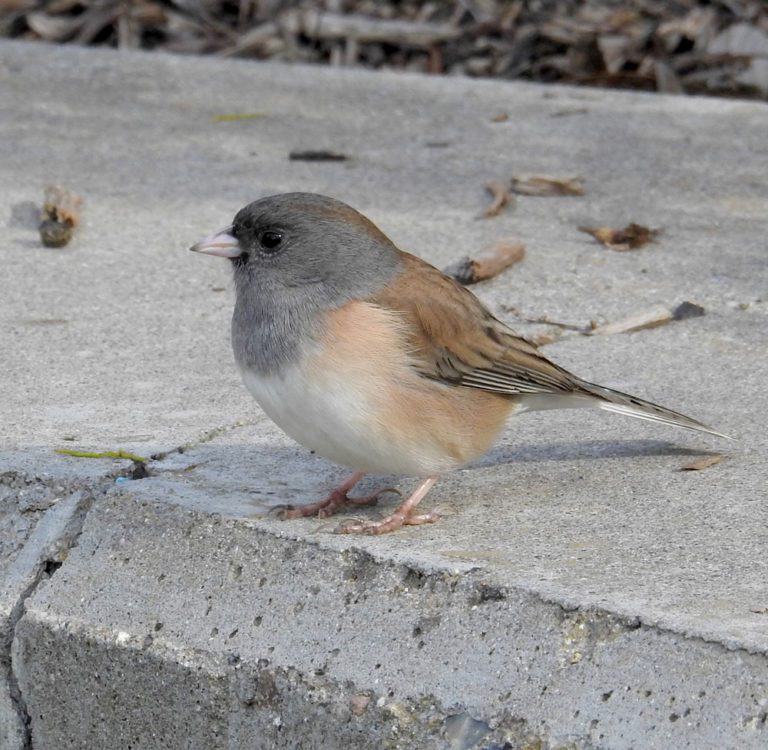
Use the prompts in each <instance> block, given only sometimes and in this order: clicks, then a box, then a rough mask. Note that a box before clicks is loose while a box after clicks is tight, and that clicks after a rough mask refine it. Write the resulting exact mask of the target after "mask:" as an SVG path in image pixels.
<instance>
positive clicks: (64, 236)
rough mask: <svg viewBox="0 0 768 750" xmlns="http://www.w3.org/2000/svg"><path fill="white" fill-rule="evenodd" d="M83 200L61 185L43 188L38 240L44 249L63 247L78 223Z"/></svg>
mask: <svg viewBox="0 0 768 750" xmlns="http://www.w3.org/2000/svg"><path fill="white" fill-rule="evenodd" d="M82 203H83V199H82V198H81V197H80V196H79V195H75V194H74V193H70V192H69V191H67V190H65V189H64V188H63V187H61V185H48V186H47V187H46V188H45V198H44V200H43V210H42V211H41V213H40V226H39V230H40V239H41V240H42V242H43V244H44V245H45V246H46V247H64V245H66V244H67V243H68V242H69V241H70V240H71V239H72V234H73V232H74V231H75V227H77V225H78V224H79V223H80V207H81V206H82Z"/></svg>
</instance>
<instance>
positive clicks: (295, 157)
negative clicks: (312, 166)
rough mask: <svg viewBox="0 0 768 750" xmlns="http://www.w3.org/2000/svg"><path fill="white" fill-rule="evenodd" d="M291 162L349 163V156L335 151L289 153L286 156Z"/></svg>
mask: <svg viewBox="0 0 768 750" xmlns="http://www.w3.org/2000/svg"><path fill="white" fill-rule="evenodd" d="M288 158H289V159H290V160H291V161H349V158H350V157H349V156H347V155H346V154H339V153H336V152H335V151H322V150H320V151H311V150H310V151H291V153H290V154H288Z"/></svg>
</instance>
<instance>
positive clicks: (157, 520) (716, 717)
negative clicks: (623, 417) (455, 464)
mask: <svg viewBox="0 0 768 750" xmlns="http://www.w3.org/2000/svg"><path fill="white" fill-rule="evenodd" d="M182 592H183V594H182ZM180 594H181V595H180ZM14 659H15V661H16V662H17V663H18V664H19V665H20V667H19V668H18V674H19V681H20V684H21V687H22V692H23V694H24V695H25V698H26V701H27V705H28V707H29V711H30V714H31V715H32V716H33V717H34V721H33V724H32V726H33V735H32V736H33V746H35V747H37V746H40V747H62V748H63V747H72V748H75V747H81V748H82V747H88V748H92V749H93V750H99V749H100V748H104V749H105V750H106V749H107V748H114V747H115V731H116V728H119V732H120V737H121V738H122V741H123V742H125V744H124V745H122V746H125V747H128V746H131V747H164V748H169V749H170V748H238V747H249V748H265V749H266V748H283V747H285V748H291V747H302V748H324V747H338V748H350V750H351V749H352V748H382V747H392V748H416V747H418V748H445V747H452V748H470V747H481V746H482V747H489V746H494V743H495V746H504V743H509V745H508V746H511V747H523V746H528V747H578V748H586V747H603V746H610V747H615V748H630V747H638V745H640V744H642V746H643V747H659V748H662V747H667V748H669V747H675V748H681V749H682V748H691V749H692V750H693V749H694V748H696V749H697V750H698V749H699V748H702V747H717V746H718V745H719V746H721V747H725V746H730V747H740V748H745V749H746V748H761V747H764V740H765V736H764V729H763V726H764V723H765V709H766V705H765V698H764V693H763V691H764V689H765V676H766V672H767V670H768V660H767V659H766V655H765V654H750V653H748V652H746V651H745V650H737V651H729V650H728V649H726V648H724V647H723V646H721V645H719V644H713V643H706V642H704V641H702V640H700V639H696V638H686V637H683V636H681V635H679V634H677V633H671V632H668V631H664V630H662V629H659V628H654V627H648V626H645V625H641V624H640V622H639V621H638V620H636V619H635V620H626V619H622V618H619V617H616V616H613V615H611V614H609V613H607V612H604V611H603V612H601V611H598V610H568V609H564V608H563V607H561V606H559V605H558V604H556V603H552V602H547V601H545V600H543V599H542V598H541V597H539V596H536V595H535V594H532V593H530V592H526V591H522V590H520V589H518V588H514V587H509V586H505V585H503V584H500V582H499V581H498V576H494V575H493V573H492V571H484V570H475V569H472V568H467V567H466V566H465V567H464V568H463V569H461V568H458V569H454V570H451V569H449V568H445V567H425V566H416V565H407V564H402V563H393V562H392V561H389V560H381V559H376V557H375V556H374V555H372V554H370V553H369V552H366V551H363V550H361V549H358V548H356V546H354V545H350V546H349V547H347V548H345V549H334V548H329V547H328V546H326V545H324V544H323V543H322V541H321V540H318V541H310V540H307V539H299V540H297V539H294V538H290V537H287V536H279V535H277V534H275V532H274V530H273V529H269V528H267V529H265V528H262V527H261V526H260V524H247V523H243V522H236V521H230V520H224V519H221V518H212V517H211V516H210V515H206V514H199V513H193V512H188V511H184V510H182V509H179V508H176V507H169V506H167V505H164V504H154V505H153V504H145V503H138V502H135V501H133V500H132V499H131V498H130V497H128V496H125V495H120V494H116V493H115V494H113V495H112V497H110V498H109V499H107V500H104V501H103V502H100V503H99V504H98V505H97V506H95V507H94V508H93V509H92V511H91V513H90V514H89V517H88V520H87V523H86V526H85V529H84V531H83V533H82V535H81V536H80V538H79V541H78V546H77V547H76V548H75V549H74V550H73V551H72V553H71V555H70V557H69V558H68V560H67V563H66V566H65V567H64V568H62V570H61V571H60V572H59V573H57V575H56V577H55V579H53V580H52V581H50V582H48V583H45V584H43V585H42V586H40V587H39V589H38V590H37V592H36V594H35V596H34V598H33V599H32V600H31V601H28V602H27V610H26V614H25V616H24V618H23V619H22V621H21V623H20V624H19V626H18V628H17V636H16V642H15V646H14ZM470 718H471V722H470V727H471V730H472V731H471V732H469V735H470V736H469V737H468V738H465V739H464V740H462V739H461V736H460V735H459V736H458V737H457V736H455V735H456V733H457V732H458V727H459V725H462V726H464V725H465V724H466V722H467V721H469V719H470ZM462 719H463V721H462ZM491 727H492V728H491ZM464 729H465V731H466V726H464ZM331 738H333V739H331ZM480 741H481V742H480ZM478 743H479V744H478Z"/></svg>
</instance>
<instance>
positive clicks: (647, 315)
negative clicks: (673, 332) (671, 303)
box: [590, 305, 673, 336]
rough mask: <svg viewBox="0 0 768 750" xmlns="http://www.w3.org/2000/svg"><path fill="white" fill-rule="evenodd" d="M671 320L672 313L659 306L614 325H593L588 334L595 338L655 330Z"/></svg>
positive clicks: (618, 321)
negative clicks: (647, 329) (645, 329)
mask: <svg viewBox="0 0 768 750" xmlns="http://www.w3.org/2000/svg"><path fill="white" fill-rule="evenodd" d="M670 320H673V315H672V311H671V310H669V309H668V308H666V307H663V306H661V305H659V306H658V307H652V308H651V309H650V310H644V311H643V312H639V313H635V314H634V315H630V316H628V317H626V318H622V319H621V320H617V321H616V322H614V323H605V324H604V325H593V328H592V331H591V332H590V333H591V334H592V335H595V336H611V335H613V334H616V333H630V332H632V331H642V330H643V329H644V328H656V327H657V326H663V325H665V324H666V323H669V321H670Z"/></svg>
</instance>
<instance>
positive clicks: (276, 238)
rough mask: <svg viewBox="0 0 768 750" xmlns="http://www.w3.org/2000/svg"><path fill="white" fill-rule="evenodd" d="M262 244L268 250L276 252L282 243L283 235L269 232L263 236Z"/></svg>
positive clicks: (263, 233)
mask: <svg viewBox="0 0 768 750" xmlns="http://www.w3.org/2000/svg"><path fill="white" fill-rule="evenodd" d="M260 239H261V244H262V247H264V249H266V250H274V249H275V248H276V247H277V246H278V245H279V244H280V243H281V242H282V241H283V235H282V234H280V232H272V231H269V230H267V231H266V232H262V234H261V238H260Z"/></svg>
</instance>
